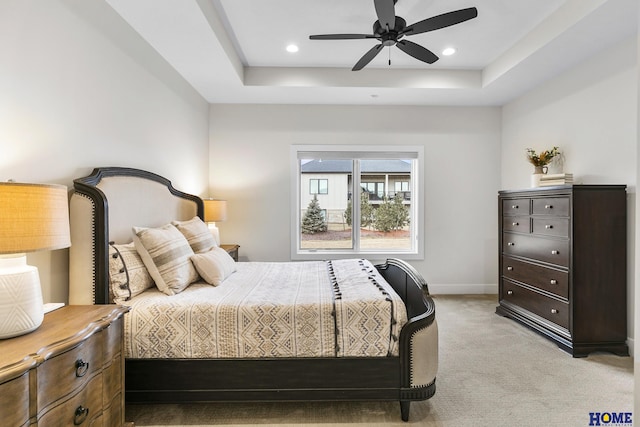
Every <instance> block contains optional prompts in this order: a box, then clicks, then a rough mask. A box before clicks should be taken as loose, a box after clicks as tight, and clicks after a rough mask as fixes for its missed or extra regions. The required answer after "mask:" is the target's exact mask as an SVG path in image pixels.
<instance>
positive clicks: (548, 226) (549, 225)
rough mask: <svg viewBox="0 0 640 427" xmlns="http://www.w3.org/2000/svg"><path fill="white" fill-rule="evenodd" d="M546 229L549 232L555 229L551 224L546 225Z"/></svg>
mask: <svg viewBox="0 0 640 427" xmlns="http://www.w3.org/2000/svg"><path fill="white" fill-rule="evenodd" d="M544 228H546V229H547V230H549V229H551V228H553V225H551V224H547V225H545V226H544Z"/></svg>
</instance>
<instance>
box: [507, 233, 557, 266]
mask: <svg viewBox="0 0 640 427" xmlns="http://www.w3.org/2000/svg"><path fill="white" fill-rule="evenodd" d="M502 244H503V246H502V250H503V251H504V253H505V254H507V255H517V256H521V257H525V258H530V259H533V260H538V261H543V262H548V263H551V264H556V265H559V266H562V267H568V266H569V241H568V240H560V239H548V238H544V237H534V236H525V235H521V234H514V233H504V235H503V242H502Z"/></svg>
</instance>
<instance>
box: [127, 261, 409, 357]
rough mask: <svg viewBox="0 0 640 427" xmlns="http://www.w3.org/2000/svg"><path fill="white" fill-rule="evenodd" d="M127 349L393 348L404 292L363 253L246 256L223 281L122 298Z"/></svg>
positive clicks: (230, 353) (373, 352) (369, 351)
mask: <svg viewBox="0 0 640 427" xmlns="http://www.w3.org/2000/svg"><path fill="white" fill-rule="evenodd" d="M126 304H127V305H129V306H131V308H132V310H131V312H130V313H128V314H127V315H126V316H125V354H126V357H128V358H264V357H380V356H390V355H397V354H398V342H397V341H398V336H399V333H400V329H401V328H402V326H403V325H404V324H405V323H406V322H407V314H406V309H405V307H404V305H403V303H402V300H401V299H400V297H399V296H398V295H397V294H396V293H395V292H394V291H393V289H392V288H391V286H390V285H389V284H388V283H387V282H386V281H385V280H384V278H383V277H382V276H380V274H379V273H378V271H377V270H376V268H375V267H374V266H373V265H372V264H371V263H370V262H369V261H366V260H361V259H350V260H333V261H313V262H290V263H276V262H274V263H259V262H242V263H238V264H237V271H236V272H235V273H233V274H232V275H231V276H229V277H228V278H227V279H226V280H225V281H224V282H223V283H222V284H220V285H219V286H216V287H213V286H209V285H207V284H204V283H196V284H193V285H191V286H189V288H187V289H186V290H185V291H184V292H182V293H180V294H177V295H174V296H167V295H164V294H162V293H161V292H159V291H158V290H157V289H155V288H154V289H151V290H148V291H146V292H144V293H142V294H141V295H138V296H137V297H135V298H133V299H132V300H131V301H128V302H126Z"/></svg>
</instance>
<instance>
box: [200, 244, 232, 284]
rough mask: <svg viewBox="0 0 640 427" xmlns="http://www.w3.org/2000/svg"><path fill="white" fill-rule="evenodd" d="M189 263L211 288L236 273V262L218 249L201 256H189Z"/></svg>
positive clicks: (225, 252)
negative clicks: (191, 262)
mask: <svg viewBox="0 0 640 427" xmlns="http://www.w3.org/2000/svg"><path fill="white" fill-rule="evenodd" d="M191 261H193V264H194V265H195V266H196V269H197V270H198V273H200V276H202V278H203V279H204V280H205V281H206V282H207V283H209V284H211V285H213V286H218V285H219V284H220V283H222V282H223V281H224V279H226V278H227V277H229V276H230V275H231V274H232V273H233V272H234V271H236V262H235V261H234V260H233V258H231V255H229V254H228V253H227V251H225V250H224V249H222V248H220V247H215V248H213V249H211V250H210V251H209V252H205V253H202V254H194V255H193V256H191Z"/></svg>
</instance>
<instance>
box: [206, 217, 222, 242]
mask: <svg viewBox="0 0 640 427" xmlns="http://www.w3.org/2000/svg"><path fill="white" fill-rule="evenodd" d="M207 225H208V226H209V231H210V232H211V234H212V235H213V240H215V241H216V245H218V246H220V230H219V229H218V227H216V223H215V222H208V223H207Z"/></svg>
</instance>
